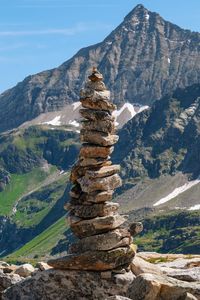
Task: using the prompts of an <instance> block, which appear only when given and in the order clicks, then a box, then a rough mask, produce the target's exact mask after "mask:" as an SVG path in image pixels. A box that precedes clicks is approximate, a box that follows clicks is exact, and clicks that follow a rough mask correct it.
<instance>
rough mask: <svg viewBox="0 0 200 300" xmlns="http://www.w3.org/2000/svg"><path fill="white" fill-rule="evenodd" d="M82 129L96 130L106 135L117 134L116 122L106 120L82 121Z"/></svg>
mask: <svg viewBox="0 0 200 300" xmlns="http://www.w3.org/2000/svg"><path fill="white" fill-rule="evenodd" d="M82 128H83V129H85V130H96V131H100V132H105V133H111V134H114V133H115V132H116V130H115V125H114V121H110V120H105V121H89V120H83V121H82Z"/></svg>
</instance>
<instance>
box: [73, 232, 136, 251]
mask: <svg viewBox="0 0 200 300" xmlns="http://www.w3.org/2000/svg"><path fill="white" fill-rule="evenodd" d="M131 242H132V239H131V237H130V233H129V232H128V231H127V230H126V229H123V228H119V229H115V230H112V231H109V232H107V233H103V234H97V235H93V236H89V237H86V238H83V239H81V240H79V241H78V242H76V243H74V244H72V245H71V247H70V252H72V253H80V252H85V251H93V250H94V251H95V250H100V251H106V250H111V249H114V248H117V247H125V246H129V245H130V243H131Z"/></svg>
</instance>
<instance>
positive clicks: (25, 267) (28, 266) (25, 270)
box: [15, 264, 35, 277]
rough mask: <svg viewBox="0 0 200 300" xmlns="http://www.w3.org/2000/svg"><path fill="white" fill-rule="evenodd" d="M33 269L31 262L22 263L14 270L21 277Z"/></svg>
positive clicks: (28, 274) (27, 274) (30, 272)
mask: <svg viewBox="0 0 200 300" xmlns="http://www.w3.org/2000/svg"><path fill="white" fill-rule="evenodd" d="M34 271H35V268H34V267H33V266H32V265H31V264H23V265H21V266H19V267H18V268H17V269H16V270H15V274H18V275H19V276H21V277H28V276H30V275H31V274H32V273H33V272H34Z"/></svg>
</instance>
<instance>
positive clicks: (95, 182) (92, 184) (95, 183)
mask: <svg viewBox="0 0 200 300" xmlns="http://www.w3.org/2000/svg"><path fill="white" fill-rule="evenodd" d="M78 182H79V184H80V185H81V188H82V191H83V192H85V193H92V192H95V191H109V190H114V189H116V188H117V187H120V186H121V185H122V181H121V178H120V177H119V175H118V174H114V175H111V176H108V177H105V178H94V179H91V178H87V177H82V178H79V179H78Z"/></svg>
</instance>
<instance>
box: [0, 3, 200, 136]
mask: <svg viewBox="0 0 200 300" xmlns="http://www.w3.org/2000/svg"><path fill="white" fill-rule="evenodd" d="M199 43H200V34H199V33H195V32H190V31H189V30H183V29H181V28H180V27H178V26H176V25H174V24H171V23H170V22H167V21H165V20H163V19H162V18H161V17H160V16H159V15H158V14H157V13H153V12H150V11H148V10H147V9H146V8H144V7H143V6H142V5H138V6H136V8H135V9H133V11H131V12H130V13H129V14H128V15H127V16H126V17H125V19H124V21H123V22H122V23H121V24H120V25H119V26H118V27H117V28H116V29H115V30H114V31H113V32H112V33H111V34H110V35H109V36H108V37H106V38H105V40H104V41H103V42H101V43H99V44H96V45H93V46H90V47H86V48H83V49H81V50H80V51H79V52H78V53H77V54H76V55H75V56H74V57H72V58H71V59H69V60H68V61H66V62H65V63H63V64H62V65H61V66H59V67H58V68H55V69H52V70H49V71H44V72H41V73H39V74H36V75H32V76H29V77H27V78H25V79H24V81H22V82H20V83H19V84H17V85H16V86H15V87H14V88H12V89H9V90H7V91H5V92H4V93H3V94H1V95H0V131H1V132H2V131H5V130H8V129H12V128H14V127H17V126H19V125H20V124H22V123H24V122H25V121H28V120H31V119H33V118H35V117H36V116H38V115H40V114H41V113H43V112H47V111H55V110H60V109H62V107H64V106H65V105H66V104H70V103H72V102H74V101H78V98H79V90H80V88H81V87H82V84H83V82H84V80H85V78H86V76H87V73H88V70H90V69H91V67H92V66H97V67H98V68H99V70H100V71H101V72H102V73H103V74H104V76H105V82H106V84H107V86H108V88H109V89H110V90H111V92H112V99H113V101H114V102H115V103H116V104H118V105H119V106H121V105H122V104H123V103H125V102H130V103H140V104H142V105H151V104H152V103H153V102H154V101H155V100H157V99H160V98H162V97H163V96H164V95H166V94H168V93H172V92H173V91H175V90H176V89H177V87H180V88H184V87H187V86H189V85H192V84H195V83H199V82H200V75H199V74H200V49H199Z"/></svg>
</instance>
